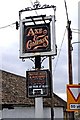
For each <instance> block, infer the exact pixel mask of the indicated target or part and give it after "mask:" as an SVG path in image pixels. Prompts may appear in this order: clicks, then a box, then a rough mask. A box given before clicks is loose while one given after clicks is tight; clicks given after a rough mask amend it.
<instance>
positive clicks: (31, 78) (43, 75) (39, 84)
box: [26, 70, 51, 97]
mask: <svg viewBox="0 0 80 120" xmlns="http://www.w3.org/2000/svg"><path fill="white" fill-rule="evenodd" d="M26 73H27V75H26V79H27V96H28V97H40V96H45V97H49V96H50V81H51V80H50V75H49V74H50V73H49V71H48V70H37V71H36V70H35V71H27V72H26Z"/></svg>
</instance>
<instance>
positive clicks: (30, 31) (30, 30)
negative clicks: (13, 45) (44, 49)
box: [28, 28, 34, 36]
mask: <svg viewBox="0 0 80 120" xmlns="http://www.w3.org/2000/svg"><path fill="white" fill-rule="evenodd" d="M28 36H34V31H33V29H32V28H30V29H29V32H28Z"/></svg>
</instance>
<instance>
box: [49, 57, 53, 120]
mask: <svg viewBox="0 0 80 120" xmlns="http://www.w3.org/2000/svg"><path fill="white" fill-rule="evenodd" d="M49 69H50V73H51V120H54V109H53V105H54V104H53V97H54V96H53V80H52V59H51V56H50V57H49Z"/></svg>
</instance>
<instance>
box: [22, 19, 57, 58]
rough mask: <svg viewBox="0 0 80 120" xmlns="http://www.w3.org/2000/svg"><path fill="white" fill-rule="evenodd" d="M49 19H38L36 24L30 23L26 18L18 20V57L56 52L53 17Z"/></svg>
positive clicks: (46, 54)
mask: <svg viewBox="0 0 80 120" xmlns="http://www.w3.org/2000/svg"><path fill="white" fill-rule="evenodd" d="M44 19H45V18H44ZM47 19H48V18H47ZM49 19H50V20H51V22H50V21H48V23H47V22H44V23H41V22H40V21H38V23H37V24H31V23H29V22H28V21H27V19H24V20H21V21H20V58H29V57H35V56H37V55H39V56H49V55H55V54H57V53H56V43H55V24H54V23H55V22H54V17H50V18H49ZM34 21H36V20H34ZM30 22H31V21H30Z"/></svg>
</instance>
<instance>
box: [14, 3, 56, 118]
mask: <svg viewBox="0 0 80 120" xmlns="http://www.w3.org/2000/svg"><path fill="white" fill-rule="evenodd" d="M49 8H50V9H52V10H54V12H53V14H50V15H49V16H46V14H45V15H44V14H42V15H37V16H27V17H25V18H24V17H23V18H22V13H24V12H31V11H36V10H41V9H49ZM55 11H56V6H54V5H51V6H49V5H46V4H45V5H43V6H41V5H40V3H39V2H38V1H36V2H34V5H33V7H32V8H31V7H27V8H25V9H22V10H20V11H19V26H20V50H19V57H20V58H21V59H22V60H23V59H27V58H31V59H33V58H35V70H34V71H27V72H26V73H27V76H26V79H27V97H35V118H44V116H43V97H51V95H53V90H52V85H51V83H52V76H50V74H51V75H52V64H51V56H55V55H57V46H56V39H55V21H56V20H55ZM43 13H44V12H43ZM17 27H18V25H17V22H16V28H17ZM44 56H46V57H49V58H50V60H49V63H50V69H49V70H41V57H44ZM43 60H44V58H43ZM43 60H42V62H43ZM52 107H53V106H51V120H53V108H52Z"/></svg>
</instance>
